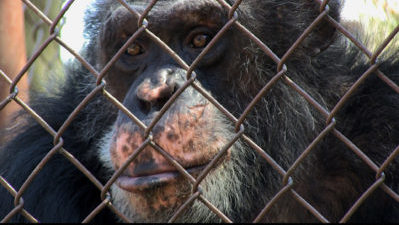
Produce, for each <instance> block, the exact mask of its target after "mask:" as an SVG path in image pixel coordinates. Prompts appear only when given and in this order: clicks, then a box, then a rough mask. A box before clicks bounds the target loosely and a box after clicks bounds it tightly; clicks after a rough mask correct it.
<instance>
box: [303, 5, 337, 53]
mask: <svg viewBox="0 0 399 225" xmlns="http://www.w3.org/2000/svg"><path fill="white" fill-rule="evenodd" d="M314 2H316V1H314ZM340 6H341V4H340V1H338V0H337V1H335V0H332V1H330V2H329V4H328V5H327V6H326V10H328V16H329V17H331V18H333V19H335V20H337V21H339V14H340ZM310 13H312V14H313V15H319V14H320V13H321V12H320V5H319V4H318V3H316V4H315V7H314V8H313V9H312V10H311V12H310ZM326 17H327V16H325V18H326ZM309 22H310V23H311V22H312V21H309ZM336 36H337V30H336V28H335V27H334V26H333V25H332V24H331V23H330V22H328V21H327V19H323V20H322V21H321V22H320V23H319V24H318V25H317V26H316V27H315V28H314V29H313V30H312V32H311V33H310V34H309V36H308V37H307V38H306V39H305V40H304V41H303V43H302V46H303V48H304V51H305V53H307V54H309V55H315V54H318V53H319V52H322V51H323V50H324V49H326V48H328V47H329V46H330V45H331V43H332V42H333V41H334V40H335V38H336Z"/></svg>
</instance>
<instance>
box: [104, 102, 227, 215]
mask: <svg viewBox="0 0 399 225" xmlns="http://www.w3.org/2000/svg"><path fill="white" fill-rule="evenodd" d="M176 108H178V109H176ZM179 108H180V110H179ZM182 108H183V109H184V110H183V109H182ZM215 112H216V109H215V108H214V106H213V105H212V104H209V103H207V104H197V105H194V106H190V107H188V106H186V105H183V106H180V107H179V106H177V107H173V108H172V109H171V110H170V111H167V113H166V114H165V115H164V116H163V117H162V119H161V120H160V121H159V122H158V124H157V125H156V126H155V127H154V130H153V141H154V142H155V143H156V144H158V145H159V146H160V147H161V148H162V149H164V150H165V151H166V152H167V153H168V154H169V155H171V156H172V157H173V158H174V159H175V160H176V161H177V162H178V163H179V164H180V165H182V166H183V167H184V168H185V169H188V170H189V172H191V174H192V175H193V176H194V177H196V176H197V175H198V173H199V172H200V171H201V170H202V169H203V168H204V166H205V165H206V164H207V163H209V162H210V161H211V160H212V158H213V157H214V156H215V155H216V154H217V153H218V151H219V150H220V149H221V148H222V147H223V146H224V144H225V142H226V141H225V140H224V139H222V137H223V136H222V135H215V134H217V133H218V128H219V127H222V126H223V125H222V124H219V122H218V121H217V120H215V121H214V120H212V119H210V118H215V117H217V116H216V115H215ZM143 142H144V137H143V132H142V131H141V130H140V129H139V128H138V126H136V125H135V124H134V123H133V122H127V123H122V124H120V125H117V129H116V130H115V131H114V135H113V138H112V142H111V147H110V155H111V160H112V162H113V165H114V168H115V170H117V169H119V168H120V167H122V166H123V165H124V163H125V162H126V160H127V159H128V158H129V156H131V155H132V154H133V153H134V152H135V150H137V149H138V148H139V147H140V146H141V144H142V143H143ZM227 156H228V154H227V155H226V157H227ZM116 185H117V187H118V189H119V191H120V192H123V193H125V194H126V195H125V198H128V199H129V200H128V201H129V203H130V205H131V206H132V207H133V208H134V210H135V212H136V213H138V214H139V215H140V217H142V218H147V217H151V215H152V214H153V213H155V212H169V211H171V212H174V211H175V210H177V208H178V207H179V206H180V205H182V204H183V203H184V202H185V201H186V200H187V198H188V197H189V194H190V193H191V184H190V182H189V181H188V180H187V179H186V178H184V177H183V176H182V175H181V174H180V173H179V172H178V171H177V170H176V168H175V167H174V166H173V165H172V164H171V163H170V162H169V161H168V160H167V159H165V158H164V157H163V156H162V155H161V154H160V153H158V152H157V151H156V150H155V149H153V148H152V147H151V146H147V147H145V149H143V150H142V152H140V154H138V156H137V157H136V158H135V159H134V160H133V161H132V162H131V163H130V164H129V165H128V167H127V168H126V169H125V170H124V172H123V173H122V176H121V177H120V178H119V179H118V180H117V182H116Z"/></svg>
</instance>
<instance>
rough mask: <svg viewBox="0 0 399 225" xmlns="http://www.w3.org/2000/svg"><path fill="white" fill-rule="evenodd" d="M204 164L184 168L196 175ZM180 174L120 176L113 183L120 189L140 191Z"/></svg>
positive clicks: (164, 182)
mask: <svg viewBox="0 0 399 225" xmlns="http://www.w3.org/2000/svg"><path fill="white" fill-rule="evenodd" d="M204 168H205V166H197V167H191V168H189V169H186V170H187V171H188V172H189V173H190V174H191V175H194V176H196V175H198V174H199V173H200V172H201V171H202V169H204ZM178 177H182V174H181V173H180V172H178V171H173V172H165V173H158V174H153V175H148V176H140V177H130V176H123V175H122V176H120V177H119V178H118V179H116V181H115V184H116V185H117V186H118V187H120V188H121V189H123V190H125V191H128V192H141V191H144V190H146V189H148V188H154V187H157V186H161V185H163V184H167V183H170V182H172V181H175V180H176V179H177V178H178Z"/></svg>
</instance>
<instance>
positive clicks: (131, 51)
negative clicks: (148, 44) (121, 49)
mask: <svg viewBox="0 0 399 225" xmlns="http://www.w3.org/2000/svg"><path fill="white" fill-rule="evenodd" d="M143 52H144V49H143V47H142V46H141V45H139V44H137V43H133V44H132V45H130V46H129V47H128V48H127V49H126V54H128V55H130V56H137V55H141V54H143Z"/></svg>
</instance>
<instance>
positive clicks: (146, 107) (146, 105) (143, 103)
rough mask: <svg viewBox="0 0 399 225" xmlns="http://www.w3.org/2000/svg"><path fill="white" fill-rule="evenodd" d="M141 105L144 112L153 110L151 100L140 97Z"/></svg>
mask: <svg viewBox="0 0 399 225" xmlns="http://www.w3.org/2000/svg"><path fill="white" fill-rule="evenodd" d="M139 107H140V109H141V111H142V112H143V113H144V114H148V113H150V112H151V108H152V106H151V102H149V101H146V100H143V99H140V98H139Z"/></svg>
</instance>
